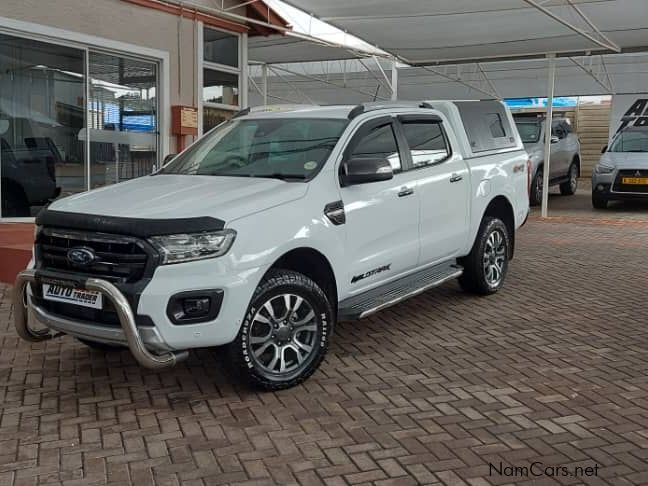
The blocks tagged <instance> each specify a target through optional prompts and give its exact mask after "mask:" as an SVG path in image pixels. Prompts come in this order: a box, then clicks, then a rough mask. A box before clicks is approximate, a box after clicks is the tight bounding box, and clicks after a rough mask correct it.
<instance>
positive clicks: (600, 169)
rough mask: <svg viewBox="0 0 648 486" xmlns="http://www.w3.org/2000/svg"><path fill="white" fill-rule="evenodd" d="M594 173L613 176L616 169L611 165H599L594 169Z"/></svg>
mask: <svg viewBox="0 0 648 486" xmlns="http://www.w3.org/2000/svg"><path fill="white" fill-rule="evenodd" d="M594 171H595V172H596V173H597V174H611V173H612V172H614V167H610V166H609V165H604V164H598V165H597V166H596V167H594Z"/></svg>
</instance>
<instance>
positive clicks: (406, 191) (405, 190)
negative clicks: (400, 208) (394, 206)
mask: <svg viewBox="0 0 648 486" xmlns="http://www.w3.org/2000/svg"><path fill="white" fill-rule="evenodd" d="M412 194H414V189H412V188H411V187H407V186H403V187H401V189H400V192H399V193H398V197H405V196H411V195H412Z"/></svg>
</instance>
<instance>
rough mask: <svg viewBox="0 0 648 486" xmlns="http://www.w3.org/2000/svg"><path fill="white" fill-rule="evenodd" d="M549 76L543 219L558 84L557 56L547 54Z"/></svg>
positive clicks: (543, 179) (545, 215)
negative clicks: (555, 90)
mask: <svg viewBox="0 0 648 486" xmlns="http://www.w3.org/2000/svg"><path fill="white" fill-rule="evenodd" d="M547 58H548V60H549V76H548V79H547V84H548V90H547V91H548V93H547V118H546V120H545V129H544V131H545V140H544V144H545V145H544V167H543V170H542V217H543V218H546V217H547V210H548V206H549V173H550V171H551V127H552V125H553V99H554V88H555V84H556V55H555V54H547Z"/></svg>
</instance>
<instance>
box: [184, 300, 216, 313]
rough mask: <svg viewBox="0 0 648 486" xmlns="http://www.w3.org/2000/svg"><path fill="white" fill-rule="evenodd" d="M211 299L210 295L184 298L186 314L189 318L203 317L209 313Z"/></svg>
mask: <svg viewBox="0 0 648 486" xmlns="http://www.w3.org/2000/svg"><path fill="white" fill-rule="evenodd" d="M210 304H211V299H210V298H209V297H201V298H190V299H183V301H182V308H183V310H184V313H185V316H187V317H189V318H195V317H203V316H206V315H207V314H208V313H209V305H210Z"/></svg>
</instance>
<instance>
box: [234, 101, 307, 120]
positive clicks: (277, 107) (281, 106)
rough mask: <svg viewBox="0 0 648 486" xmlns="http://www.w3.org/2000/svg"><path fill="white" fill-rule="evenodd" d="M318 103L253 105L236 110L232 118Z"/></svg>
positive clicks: (301, 107)
mask: <svg viewBox="0 0 648 486" xmlns="http://www.w3.org/2000/svg"><path fill="white" fill-rule="evenodd" d="M318 106H320V105H298V104H289V103H286V104H278V105H265V106H254V107H248V108H245V109H243V110H241V111H239V112H237V113H236V114H235V115H234V116H233V117H232V118H236V117H239V116H244V115H249V114H250V113H271V112H283V111H294V110H299V109H303V108H313V107H318Z"/></svg>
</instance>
